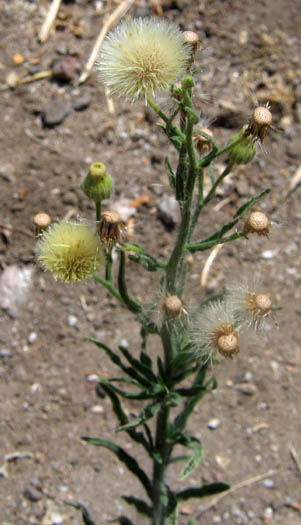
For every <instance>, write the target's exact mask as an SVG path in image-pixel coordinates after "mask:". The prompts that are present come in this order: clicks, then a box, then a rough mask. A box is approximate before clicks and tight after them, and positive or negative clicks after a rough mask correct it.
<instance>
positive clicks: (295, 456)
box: [288, 443, 301, 477]
mask: <svg viewBox="0 0 301 525" xmlns="http://www.w3.org/2000/svg"><path fill="white" fill-rule="evenodd" d="M288 448H289V451H290V453H291V456H292V458H293V460H294V462H295V463H296V465H297V467H298V470H299V475H300V477H301V461H300V459H299V457H298V454H297V451H296V449H295V447H294V445H292V443H291V444H290V445H289V447H288Z"/></svg>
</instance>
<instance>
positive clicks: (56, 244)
mask: <svg viewBox="0 0 301 525" xmlns="http://www.w3.org/2000/svg"><path fill="white" fill-rule="evenodd" d="M38 250H39V255H38V259H39V261H40V262H41V263H42V265H43V267H44V269H45V270H50V271H51V272H52V274H53V277H54V278H55V279H58V280H59V281H64V282H68V283H75V282H76V281H81V280H82V279H86V278H87V277H91V276H92V275H93V274H94V273H95V272H96V271H97V270H98V268H99V266H100V265H101V263H102V262H103V260H104V258H103V252H102V249H101V246H100V242H99V239H98V238H97V237H96V235H95V234H94V233H93V232H92V231H91V230H90V229H89V227H88V226H87V225H86V224H85V223H76V222H67V221H62V222H58V223H56V224H54V225H53V226H51V227H50V228H49V229H48V230H47V231H45V232H44V234H43V236H42V238H41V240H40V241H39V243H38Z"/></svg>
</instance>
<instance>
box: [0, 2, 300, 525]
mask: <svg viewBox="0 0 301 525" xmlns="http://www.w3.org/2000/svg"><path fill="white" fill-rule="evenodd" d="M158 3H159V4H161V5H162V7H163V12H164V16H165V17H167V18H168V19H170V20H172V21H174V22H176V23H178V24H180V25H181V27H182V28H185V29H191V30H194V31H196V32H198V34H199V35H200V38H201V42H202V51H201V52H200V53H199V55H198V65H199V66H200V67H201V68H202V72H201V73H200V74H199V86H198V88H197V90H196V94H195V97H196V100H197V105H198V107H199V110H200V111H201V112H202V114H203V115H204V116H206V117H208V119H209V123H212V130H213V132H214V135H215V137H216V140H217V142H218V143H219V144H222V143H225V142H226V140H227V138H228V137H229V136H230V135H231V134H233V133H234V132H236V131H237V130H238V129H240V127H241V126H242V125H243V124H244V123H245V122H246V119H247V118H248V115H249V114H250V112H251V111H252V109H253V108H254V104H256V100H258V101H259V102H260V103H265V102H267V101H270V103H271V106H272V111H273V115H274V122H275V126H279V127H281V128H282V129H283V131H281V132H277V131H272V132H271V133H270V135H269V138H268V139H267V140H266V141H265V143H264V148H263V151H259V153H258V156H257V158H256V160H255V161H254V162H253V163H252V164H251V165H248V166H246V167H237V168H235V170H234V172H233V174H232V175H231V176H230V177H229V178H228V179H226V181H225V184H224V186H223V188H222V190H221V191H220V193H219V194H218V195H217V197H216V200H215V201H214V203H213V205H212V207H211V210H210V211H209V213H207V214H206V217H205V218H203V219H202V222H201V224H200V226H199V231H200V232H202V235H204V234H206V233H207V232H209V231H211V229H212V226H218V225H221V224H222V223H223V220H225V219H227V220H229V217H231V215H232V214H233V213H234V212H235V210H236V209H237V208H238V206H239V205H241V204H242V203H243V202H244V201H245V200H246V199H247V197H248V196H249V195H255V194H256V193H258V192H260V191H262V190H263V189H264V188H265V187H267V186H271V187H272V193H271V194H270V196H269V197H268V198H267V199H266V200H265V201H264V203H263V205H262V207H263V209H264V210H265V211H266V212H267V213H268V214H269V216H270V217H271V219H272V221H273V223H275V225H274V227H273V228H272V232H271V235H270V238H269V239H266V238H264V239H253V238H250V240H249V241H248V242H247V241H244V242H241V241H238V242H237V243H236V244H231V246H224V248H223V249H222V251H221V252H220V254H219V255H218V257H217V259H216V261H215V263H214V265H213V268H212V270H211V273H210V276H209V282H208V286H207V290H206V292H204V291H202V290H201V288H199V279H200V274H201V271H202V268H203V264H204V262H205V260H206V258H207V256H208V253H202V254H201V255H200V256H198V257H196V259H195V263H194V266H193V267H192V270H191V274H190V275H189V290H190V292H189V293H188V294H187V298H186V299H187V301H193V298H192V297H193V295H194V296H195V297H196V299H197V297H199V296H202V295H203V294H204V293H207V292H208V291H211V292H212V291H217V290H219V289H220V288H221V287H222V286H223V284H224V282H225V280H227V279H228V278H233V276H237V277H239V276H240V275H241V274H245V275H251V274H254V273H255V272H260V273H261V275H262V279H263V283H264V286H265V288H266V289H267V290H269V291H270V293H271V295H272V296H273V298H274V300H275V302H276V303H277V304H280V305H281V306H282V310H281V311H279V312H278V313H277V321H278V325H279V328H278V327H277V326H275V324H273V323H271V324H270V330H269V331H268V332H267V333H266V334H265V335H264V336H262V337H261V338H260V339H256V340H255V341H253V342H251V344H246V345H245V347H244V349H243V350H242V352H241V354H240V356H239V357H238V358H237V359H235V360H234V361H233V362H223V363H222V364H221V365H220V366H218V367H217V368H216V369H215V370H214V372H215V374H216V376H217V379H218V381H219V388H218V389H217V390H216V391H215V392H214V393H212V395H210V396H209V397H207V398H206V400H205V402H204V404H203V406H202V405H200V406H199V408H198V409H197V410H196V412H195V414H194V417H193V420H192V421H191V422H190V424H189V431H191V432H192V433H195V434H196V435H197V436H198V437H201V438H202V440H203V442H204V449H205V460H204V462H203V463H202V464H201V465H200V466H199V468H198V469H197V470H196V471H195V473H194V474H193V476H192V479H191V480H190V479H189V482H190V483H191V484H200V483H201V482H204V481H213V480H224V481H227V482H230V483H233V484H234V485H235V484H237V483H240V482H242V481H245V480H250V479H252V478H254V477H256V476H258V475H261V474H262V475H264V474H266V473H268V474H267V475H266V477H265V478H264V479H262V480H260V481H257V482H254V483H253V484H249V485H247V486H246V487H245V488H240V489H237V490H235V491H233V493H232V494H229V495H227V496H226V497H224V498H223V499H222V500H221V501H220V502H218V503H217V504H216V505H215V506H214V507H212V508H211V509H209V510H207V511H206V512H203V513H202V514H201V511H202V509H203V507H204V505H206V504H207V503H208V501H206V502H205V501H202V502H200V501H197V500H191V502H189V504H186V505H184V506H183V507H182V508H181V515H180V523H181V524H183V525H184V524H187V523H188V521H189V519H191V518H192V517H196V516H199V517H198V519H197V523H200V524H209V523H222V524H245V523H251V524H254V525H259V524H262V523H271V524H274V523H279V524H282V525H284V524H285V525H297V524H298V523H300V520H301V496H300V488H301V472H300V465H299V469H298V466H297V462H296V461H295V460H294V459H293V457H292V452H291V451H292V450H295V451H296V453H297V455H298V457H299V460H300V459H301V437H300V435H301V423H300V397H301V387H300V379H301V376H300V356H301V354H300V335H299V327H300V315H301V308H300V298H301V291H300V270H301V257H300V233H301V226H300V219H301V211H300V186H298V185H295V188H294V190H293V191H290V188H291V185H292V184H293V183H294V181H296V179H294V176H295V174H296V172H297V169H298V167H299V166H300V151H301V142H300V135H299V134H298V133H299V132H300V119H301V91H300V84H299V85H298V75H299V80H300V62H299V59H300V47H299V48H298V33H299V31H300V23H301V20H300V10H299V6H298V2H296V1H295V0H286V1H284V0H265V1H261V2H254V1H252V0H245V1H239V0H228V1H226V0H225V1H222V0H212V1H209V0H208V1H206V0H205V1H196V0H191V1H186V0H175V1H171V0H162V2H160V1H159V2H158ZM49 4H50V2H48V1H46V0H36V1H35V0H31V1H30V0H23V1H21V0H10V1H3V2H1V4H0V17H1V25H2V29H1V39H0V83H1V86H4V87H5V84H6V82H7V81H8V80H9V81H10V82H13V81H14V79H15V78H16V76H17V77H19V76H22V75H34V74H35V73H37V72H39V71H45V70H49V69H50V68H52V70H53V68H55V67H59V66H61V64H62V61H63V60H66V59H67V65H66V64H65V65H64V71H65V73H64V76H63V77H61V79H58V78H57V79H56V80H55V79H53V78H51V79H50V78H46V79H44V80H40V81H36V82H32V83H28V84H23V85H19V86H17V87H15V88H10V89H3V90H2V89H1V92H0V104H1V117H2V118H1V127H0V140H1V160H0V180H1V216H0V227H1V239H0V265H1V270H2V271H4V270H5V269H7V268H8V267H10V266H11V265H17V266H18V267H19V268H23V269H26V270H31V269H32V268H33V274H32V279H33V286H32V288H31V290H30V293H29V294H28V296H27V298H26V301H25V302H24V303H23V306H20V307H19V309H18V311H15V312H11V315H8V313H7V312H5V311H2V313H1V316H0V323H1V324H0V327H1V334H0V343H1V344H0V350H1V354H0V355H1V357H0V406H1V422H0V425H1V426H0V429H1V430H0V467H1V471H0V492H1V499H0V523H1V524H2V525H37V524H42V525H59V524H69V523H70V524H71V523H72V524H80V523H81V518H80V515H79V514H78V513H77V512H76V511H75V510H73V509H71V508H70V507H68V506H66V505H65V503H64V501H65V500H70V499H74V500H76V501H80V502H81V503H83V504H85V505H86V506H87V507H88V509H89V510H90V511H91V515H92V517H93V518H94V520H95V522H96V523H97V524H98V525H103V524H105V523H108V522H109V520H114V519H116V518H117V517H118V516H119V515H120V514H127V515H129V516H130V517H131V518H132V520H133V521H134V523H135V524H139V523H142V520H141V518H139V517H138V516H136V515H135V513H134V511H133V509H129V508H127V505H126V504H125V503H124V502H123V500H121V499H120V495H121V494H130V493H131V492H134V493H139V491H140V488H139V487H138V486H137V484H136V481H135V479H133V478H131V477H130V475H128V474H127V473H126V472H125V471H124V469H123V467H122V466H121V465H120V464H119V463H118V462H117V461H116V460H115V458H113V457H112V456H111V455H110V454H109V453H108V452H106V451H103V450H102V449H96V448H94V447H91V446H88V445H86V444H84V443H83V442H81V440H80V436H82V435H94V436H102V437H105V438H109V437H112V433H113V432H114V429H115V426H116V421H115V419H114V416H113V414H112V411H111V408H110V403H109V401H108V399H106V398H101V397H99V396H98V395H97V393H96V388H95V386H96V383H95V382H93V381H91V379H93V374H99V373H102V374H110V373H111V372H112V367H111V366H110V364H109V363H108V361H107V360H106V359H105V358H104V357H103V356H102V355H101V354H100V352H99V350H97V348H96V347H94V346H93V345H92V344H90V343H88V342H87V341H85V336H93V337H98V338H99V339H102V340H103V341H104V342H107V343H108V344H110V345H111V346H112V347H114V346H115V347H117V345H118V344H120V341H121V340H122V339H125V340H126V341H127V342H128V344H129V347H130V348H131V349H133V351H135V350H137V349H138V344H139V332H138V326H137V325H136V324H135V320H134V319H133V317H132V316H131V315H130V314H129V313H128V312H126V311H124V310H122V309H121V308H120V307H119V306H118V305H117V304H116V302H115V300H114V299H112V298H111V297H109V296H108V294H107V293H106V292H105V291H104V290H103V289H102V288H101V287H100V286H99V287H98V286H96V285H95V284H94V283H93V282H92V281H89V282H84V283H81V284H80V285H77V286H75V285H74V286H69V285H63V284H59V283H56V282H55V281H54V280H53V278H52V276H51V275H48V274H45V273H43V272H42V270H41V268H40V267H38V266H37V265H36V263H35V239H34V236H33V227H32V219H33V216H34V215H35V214H36V213H37V212H39V211H45V212H47V213H49V214H50V215H51V217H52V219H53V220H56V219H61V218H63V217H66V215H67V216H68V217H73V218H75V217H81V218H85V219H88V220H92V219H93V210H92V208H91V207H90V205H89V203H88V202H87V200H86V199H85V197H84V195H83V194H82V192H81V190H80V189H79V183H80V181H81V180H82V178H83V176H84V175H85V174H86V172H87V167H88V165H89V164H90V163H91V162H94V161H98V160H100V161H103V162H105V163H106V164H107V165H108V167H109V169H110V172H111V174H112V175H113V177H114V178H115V183H116V191H115V195H114V200H117V201H119V200H120V199H122V198H126V199H129V200H130V201H131V200H133V199H136V198H137V197H140V196H141V195H147V196H148V201H147V202H146V203H145V204H141V205H140V206H137V207H136V209H134V208H133V211H134V212H135V214H134V220H135V240H137V242H140V243H141V244H142V245H143V246H145V247H146V248H147V249H148V251H150V252H152V251H154V252H155V253H157V254H160V255H162V256H164V255H166V254H167V253H168V252H169V249H170V247H171V242H172V237H173V235H174V232H175V230H176V228H177V225H176V226H175V228H174V230H171V229H167V228H166V226H165V225H164V224H163V223H162V221H161V220H160V218H159V214H158V209H159V207H160V202H161V201H162V198H164V197H166V195H168V192H169V190H168V185H167V179H166V175H165V171H164V157H165V155H170V156H171V158H173V157H172V152H171V150H170V147H169V145H168V144H167V142H166V140H165V138H164V137H163V135H162V134H160V130H158V129H157V126H156V119H155V118H154V117H153V116H152V115H151V113H150V111H149V109H148V108H146V107H145V106H144V105H143V104H137V105H134V106H131V105H126V104H125V103H123V102H122V101H115V114H110V113H109V111H108V108H107V103H106V99H105V96H104V93H103V90H102V87H101V86H99V85H98V83H97V81H96V76H95V74H94V73H93V75H92V76H91V77H90V79H89V80H88V81H87V82H86V83H85V84H84V85H81V86H78V85H77V79H78V75H79V72H80V71H81V70H82V68H83V66H84V64H85V61H86V60H87V57H88V55H89V52H90V50H91V47H92V45H93V42H94V40H95V38H96V36H97V34H98V32H99V30H100V27H101V24H102V22H103V20H104V17H105V16H107V15H108V14H109V13H111V12H112V10H113V9H114V8H115V7H116V5H117V2H114V1H110V0H108V1H96V0H95V1H89V0H78V1H74V2H72V1H68V2H67V1H65V2H63V3H62V6H61V9H60V13H59V18H58V19H57V24H56V29H55V31H54V32H53V33H52V34H51V36H50V38H49V39H48V40H47V42H46V43H45V44H40V43H39V42H38V39H37V35H38V32H39V30H40V27H41V25H42V23H43V20H44V17H45V14H46V12H47V9H48V7H49ZM130 13H131V14H132V15H149V14H154V9H153V8H152V7H151V3H150V2H147V1H145V2H143V1H139V2H138V1H137V2H136V5H135V6H134V7H133V8H132V9H131V11H130ZM299 35H300V33H299ZM299 44H300V41H299ZM17 54H20V55H21V58H20V57H18V55H17ZM22 57H23V58H24V61H23V60H22ZM70 57H71V58H70ZM55 61H57V63H58V64H59V65H58V66H57V64H56V65H54V64H53V63H54V62H55ZM19 62H21V63H20V64H19V65H18V63H19ZM22 62H23V63H22ZM66 70H67V73H66ZM68 79H69V81H68ZM204 98H205V99H208V100H209V102H208V103H204V102H203V100H204ZM60 112H61V113H60ZM53 115H54V117H53ZM51 118H54V119H55V118H56V119H57V121H60V120H61V122H60V123H57V124H51V122H52V121H51ZM222 162H223V159H222V160H221V161H220V163H222ZM146 200H147V199H146ZM216 206H218V207H217V208H216ZM128 276H129V281H130V283H131V284H132V289H133V291H134V292H135V293H136V294H137V296H138V297H139V298H140V299H141V300H142V301H143V302H147V301H148V300H149V299H150V297H148V296H147V293H146V290H148V289H149V275H146V274H145V273H144V272H143V271H142V270H141V269H139V268H137V267H136V266H134V263H131V264H129V266H128ZM15 287H16V288H18V287H19V285H18V283H17V282H16V284H15ZM17 291H19V290H16V293H17ZM156 343H157V341H156V340H154V343H153V348H154V349H155V347H156ZM91 376H92V377H91ZM135 408H136V407H135V406H133V405H131V404H130V403H129V404H128V406H127V409H128V410H129V411H135ZM212 419H218V420H219V424H218V426H217V428H215V429H214V430H210V429H209V428H208V422H209V421H210V420H212ZM117 439H118V441H119V443H121V444H122V445H123V446H125V447H126V448H127V449H130V448H131V444H130V443H128V442H127V440H126V437H125V436H123V435H120V434H118V436H117ZM291 447H293V449H292V448H291ZM131 453H135V454H137V457H138V459H140V461H142V462H143V461H144V460H143V458H142V454H141V451H140V450H138V451H137V452H134V451H133V450H131ZM270 471H271V472H270Z"/></svg>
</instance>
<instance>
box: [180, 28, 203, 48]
mask: <svg viewBox="0 0 301 525" xmlns="http://www.w3.org/2000/svg"><path fill="white" fill-rule="evenodd" d="M183 37H184V42H185V44H189V45H190V46H192V47H193V48H194V49H196V48H197V47H198V45H199V43H200V37H199V35H198V34H197V33H195V32H194V31H184V32H183Z"/></svg>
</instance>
